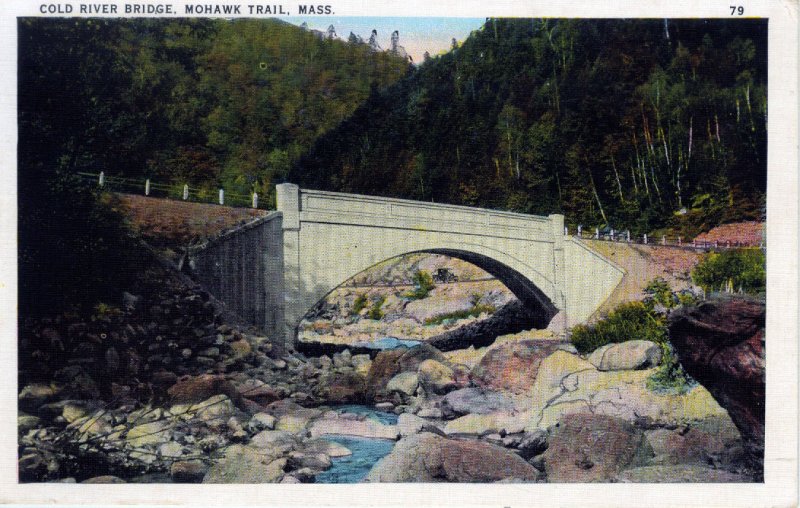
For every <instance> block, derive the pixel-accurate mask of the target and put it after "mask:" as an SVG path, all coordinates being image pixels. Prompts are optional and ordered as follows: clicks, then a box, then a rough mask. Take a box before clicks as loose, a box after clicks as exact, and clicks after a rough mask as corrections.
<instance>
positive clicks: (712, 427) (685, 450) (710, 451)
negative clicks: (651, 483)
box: [645, 418, 743, 467]
mask: <svg viewBox="0 0 800 508" xmlns="http://www.w3.org/2000/svg"><path fill="white" fill-rule="evenodd" d="M645 437H646V438H647V442H648V443H649V444H650V447H651V448H652V449H653V453H654V454H655V457H654V458H653V459H652V460H651V461H650V462H651V464H653V465H669V464H702V465H708V464H714V465H717V466H722V467H736V466H738V465H740V464H741V459H742V455H743V449H742V443H741V436H740V434H739V431H738V430H737V429H736V426H735V425H734V424H733V422H732V421H731V420H730V418H710V419H708V420H706V421H704V422H699V423H698V424H696V425H693V426H691V427H679V428H677V429H665V428H658V429H653V430H648V431H646V432H645Z"/></svg>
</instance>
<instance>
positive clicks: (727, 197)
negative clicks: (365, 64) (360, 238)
mask: <svg viewBox="0 0 800 508" xmlns="http://www.w3.org/2000/svg"><path fill="white" fill-rule="evenodd" d="M766 27H767V24H766V21H765V20H746V21H740V20H737V21H726V20H712V21H702V20H552V19H546V20H541V19H527V20H523V19H514V20H507V19H490V20H487V22H486V24H485V25H484V26H483V27H482V29H481V30H478V31H476V32H473V33H472V35H471V36H470V37H469V38H468V39H467V40H466V41H465V42H464V43H463V44H462V45H460V46H459V47H455V48H454V49H453V50H452V51H451V52H448V53H447V54H445V55H442V56H439V57H436V58H433V59H429V60H426V62H425V63H424V64H423V65H421V66H420V67H419V68H418V69H417V70H416V72H415V73H413V74H411V75H409V76H407V77H406V78H405V79H403V80H402V81H400V82H399V83H397V84H396V85H395V86H393V87H391V88H389V89H387V90H385V91H383V92H379V91H373V93H372V94H371V95H370V97H369V99H368V100H367V102H366V104H364V105H363V106H362V107H361V108H359V109H358V110H357V111H356V112H355V114H354V115H353V116H352V117H350V118H349V119H348V120H347V121H346V122H345V123H344V124H342V126H340V127H339V128H338V129H336V130H333V131H331V132H329V133H328V134H326V135H325V136H323V137H322V138H320V139H319V141H318V142H317V144H316V145H315V147H314V148H313V150H311V151H310V152H309V154H308V155H306V156H305V157H303V158H302V159H301V160H300V162H299V163H298V164H297V165H295V166H294V167H293V169H292V172H291V173H290V177H289V179H290V180H292V181H295V182H297V183H299V184H301V185H305V186H308V187H313V188H323V189H331V190H343V191H350V192H359V193H367V194H381V195H391V196H400V197H407V198H413V199H420V200H433V201H437V202H448V203H455V204H465V205H478V206H486V207H491V208H500V209H507V210H514V211H520V212H529V213H537V214H548V213H553V212H558V211H561V212H563V213H565V214H566V215H567V220H568V222H569V223H571V224H572V225H573V226H574V225H576V224H583V225H584V226H601V225H603V224H608V225H610V226H611V227H615V228H617V229H621V228H630V229H631V231H632V232H633V233H636V234H641V233H647V232H653V231H654V230H657V229H659V228H664V227H671V228H673V230H676V231H678V232H683V233H684V234H686V235H691V236H693V235H695V234H697V233H699V232H700V231H701V230H707V229H709V228H710V227H713V226H714V225H716V224H718V223H721V222H729V221H733V220H739V219H751V218H760V217H761V215H762V213H763V204H764V194H765V190H766V137H767V133H766V121H767V97H766V68H767V67H766V65H767V58H766V54H767V53H766V51H767V47H766V45H767V40H766ZM682 209H686V210H685V213H679V212H680V211H681V210H682ZM676 212H677V213H676Z"/></svg>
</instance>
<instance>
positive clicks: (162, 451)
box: [158, 441, 183, 459]
mask: <svg viewBox="0 0 800 508" xmlns="http://www.w3.org/2000/svg"><path fill="white" fill-rule="evenodd" d="M158 453H159V455H161V457H162V458H165V459H176V458H178V457H180V456H181V455H183V447H182V446H181V445H180V444H178V443H176V442H175V441H170V442H169V443H164V444H162V445H161V446H159V447H158Z"/></svg>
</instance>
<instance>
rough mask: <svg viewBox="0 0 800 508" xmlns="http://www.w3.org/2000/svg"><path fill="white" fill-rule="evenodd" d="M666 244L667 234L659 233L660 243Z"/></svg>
mask: <svg viewBox="0 0 800 508" xmlns="http://www.w3.org/2000/svg"><path fill="white" fill-rule="evenodd" d="M666 244H667V236H666V235H661V245H666Z"/></svg>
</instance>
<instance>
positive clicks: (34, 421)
mask: <svg viewBox="0 0 800 508" xmlns="http://www.w3.org/2000/svg"><path fill="white" fill-rule="evenodd" d="M41 422H42V420H41V418H39V417H38V416H31V415H26V414H24V413H20V415H19V416H17V430H18V432H20V433H22V432H27V431H29V430H31V429H35V428H36V427H38V426H39V425H41Z"/></svg>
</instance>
